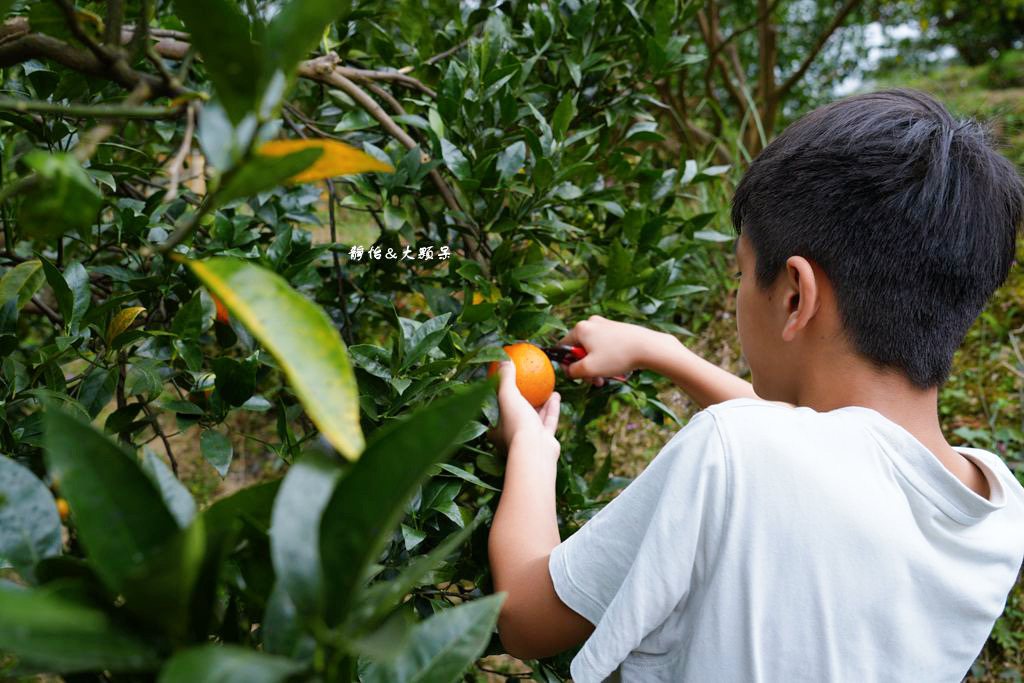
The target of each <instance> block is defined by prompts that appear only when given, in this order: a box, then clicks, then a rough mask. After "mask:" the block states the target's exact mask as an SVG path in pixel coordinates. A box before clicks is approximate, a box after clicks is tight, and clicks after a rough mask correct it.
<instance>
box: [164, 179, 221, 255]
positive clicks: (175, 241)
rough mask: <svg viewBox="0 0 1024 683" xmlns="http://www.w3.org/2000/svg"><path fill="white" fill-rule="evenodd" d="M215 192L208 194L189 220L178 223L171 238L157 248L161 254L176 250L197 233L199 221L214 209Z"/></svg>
mask: <svg viewBox="0 0 1024 683" xmlns="http://www.w3.org/2000/svg"><path fill="white" fill-rule="evenodd" d="M215 194H216V193H215V192H211V193H209V194H207V195H206V196H205V197H204V198H203V201H202V203H201V204H200V205H199V208H198V209H196V210H195V211H193V212H192V213H191V214H190V215H189V216H188V217H187V218H185V219H184V220H182V221H180V222H179V223H178V227H177V228H176V229H175V230H174V232H173V233H171V236H170V237H168V238H167V240H166V241H164V242H163V243H162V244H160V245H158V246H157V247H156V250H157V251H158V252H160V253H163V254H166V253H167V252H169V251H171V250H172V249H174V247H176V246H178V245H179V244H181V243H182V242H184V241H185V240H186V239H187V238H188V236H189V235H191V234H192V233H193V232H195V229H196V228H198V227H199V221H200V220H202V218H203V216H205V215H206V214H207V213H209V212H210V211H211V210H212V209H213V207H214V199H213V198H214V195H215Z"/></svg>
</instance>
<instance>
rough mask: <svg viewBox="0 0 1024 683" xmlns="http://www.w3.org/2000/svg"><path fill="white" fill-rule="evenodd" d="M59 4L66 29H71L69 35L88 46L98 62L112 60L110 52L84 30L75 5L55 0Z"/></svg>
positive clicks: (107, 62)
mask: <svg viewBox="0 0 1024 683" xmlns="http://www.w3.org/2000/svg"><path fill="white" fill-rule="evenodd" d="M56 2H57V4H58V5H59V6H60V9H61V11H62V12H63V13H64V21H65V22H66V23H67V25H68V29H70V31H71V35H73V36H74V37H75V39H76V40H77V41H78V42H80V43H82V44H83V45H85V46H86V47H87V48H89V51H90V52H92V53H93V55H95V56H96V59H98V60H99V61H100V62H102V63H104V64H109V63H110V62H112V61H113V57H111V55H110V53H108V52H107V51H106V50H105V49H103V46H102V45H100V44H99V43H97V42H96V41H95V40H94V39H93V37H92V36H90V35H89V34H88V33H86V32H85V29H83V28H82V25H81V24H80V23H79V22H78V15H77V14H76V13H75V6H74V5H73V4H71V3H70V2H68V0H56Z"/></svg>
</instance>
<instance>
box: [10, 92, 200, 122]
mask: <svg viewBox="0 0 1024 683" xmlns="http://www.w3.org/2000/svg"><path fill="white" fill-rule="evenodd" d="M0 110H4V111H16V112H20V113H25V112H34V113H40V114H58V115H60V116H75V117H83V118H113V119H169V118H176V117H178V116H181V113H182V108H181V106H177V107H146V106H128V105H121V104H57V103H56V102H45V101H41V100H20V99H17V98H15V97H2V96H0Z"/></svg>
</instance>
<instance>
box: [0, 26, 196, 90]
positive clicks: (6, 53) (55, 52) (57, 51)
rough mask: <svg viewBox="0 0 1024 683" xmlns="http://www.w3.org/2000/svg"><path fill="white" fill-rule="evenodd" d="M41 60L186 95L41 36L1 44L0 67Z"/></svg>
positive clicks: (127, 84)
mask: <svg viewBox="0 0 1024 683" xmlns="http://www.w3.org/2000/svg"><path fill="white" fill-rule="evenodd" d="M40 58H42V59H48V60H50V61H53V62H56V63H58V64H60V65H62V66H66V67H67V68H69V69H71V70H73V71H78V72H79V73H84V74H88V75H90V76H97V77H99V78H106V79H109V80H112V81H114V82H115V83H118V84H119V85H122V86H124V87H126V88H135V87H137V86H138V85H139V84H140V83H142V84H145V85H147V86H149V87H150V88H151V89H152V91H153V92H154V93H156V94H162V95H169V96H172V97H176V96H178V95H182V94H184V93H185V92H186V90H185V89H184V88H181V87H174V86H172V85H168V84H166V83H164V82H163V80H162V79H160V78H158V77H156V76H154V75H152V74H148V73H144V72H141V71H135V70H133V69H132V68H131V67H129V66H128V65H127V64H126V63H125V62H124V61H123V60H118V61H116V62H113V63H107V62H103V61H100V60H99V58H97V57H96V56H95V55H94V54H92V53H91V52H89V51H88V50H83V49H81V48H76V47H74V46H72V45H69V44H67V43H65V42H64V41H61V40H57V39H56V38H53V37H51V36H48V35H45V34H42V33H28V34H25V35H21V36H20V37H18V38H15V39H14V40H10V41H8V42H4V43H2V44H0V67H6V66H13V65H15V64H20V63H22V62H26V61H28V60H30V59H40Z"/></svg>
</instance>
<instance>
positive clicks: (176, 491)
mask: <svg viewBox="0 0 1024 683" xmlns="http://www.w3.org/2000/svg"><path fill="white" fill-rule="evenodd" d="M142 471H143V472H145V473H146V475H147V476H149V478H150V479H151V480H152V481H153V483H154V484H156V487H157V489H159V491H160V495H161V497H163V499H164V503H165V504H166V505H167V509H168V510H170V511H171V514H172V515H173V516H174V519H175V520H176V521H177V522H178V526H180V527H181V528H182V529H184V528H185V527H187V526H188V525H189V524H191V523H192V520H193V519H194V518H195V516H196V501H195V500H194V499H193V498H192V494H191V493H189V492H188V489H187V488H185V486H184V484H182V483H181V482H180V481H178V479H177V477H175V476H174V473H173V472H172V471H171V469H170V468H169V467H168V466H167V464H166V463H164V461H163V459H162V458H161V457H160V456H158V455H157V454H156V453H154V452H153V451H150V450H148V449H147V450H146V455H145V456H144V457H143V459H142Z"/></svg>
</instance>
